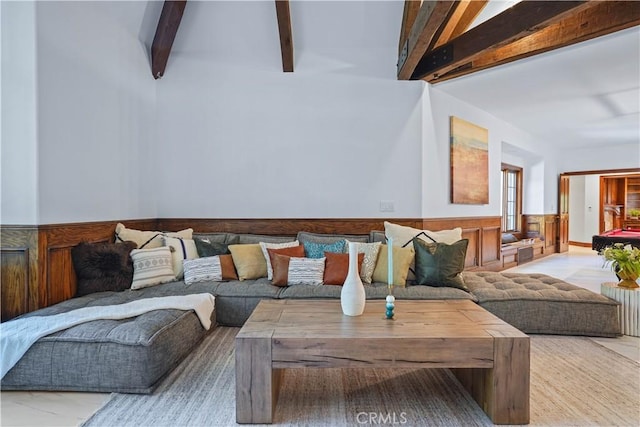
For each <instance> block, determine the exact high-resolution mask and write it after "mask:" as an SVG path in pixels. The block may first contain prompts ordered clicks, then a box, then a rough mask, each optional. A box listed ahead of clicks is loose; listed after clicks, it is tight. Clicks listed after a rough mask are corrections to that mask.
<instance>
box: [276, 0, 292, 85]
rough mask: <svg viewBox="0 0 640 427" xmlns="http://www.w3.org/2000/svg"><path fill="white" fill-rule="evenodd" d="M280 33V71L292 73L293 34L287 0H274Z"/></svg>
mask: <svg viewBox="0 0 640 427" xmlns="http://www.w3.org/2000/svg"><path fill="white" fill-rule="evenodd" d="M275 1H276V15H277V17H278V32H279V33H280V51H281V53H282V71H284V72H285V73H291V72H293V33H292V31H291V12H290V10H289V0H275Z"/></svg>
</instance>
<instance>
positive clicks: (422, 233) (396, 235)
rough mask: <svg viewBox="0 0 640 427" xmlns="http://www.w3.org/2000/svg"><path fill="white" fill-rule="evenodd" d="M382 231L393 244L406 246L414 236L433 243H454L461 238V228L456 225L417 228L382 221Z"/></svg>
mask: <svg viewBox="0 0 640 427" xmlns="http://www.w3.org/2000/svg"><path fill="white" fill-rule="evenodd" d="M384 232H385V235H386V236H387V237H391V238H392V239H393V245H394V246H401V247H403V246H408V245H411V242H412V241H413V238H414V237H419V238H421V239H422V240H424V241H425V242H429V243H435V242H442V243H449V244H451V243H454V242H457V241H458V240H460V239H462V228H460V227H456V228H454V229H451V230H440V231H431V230H420V229H418V228H413V227H407V226H404V225H399V224H393V223H391V222H388V221H385V222H384Z"/></svg>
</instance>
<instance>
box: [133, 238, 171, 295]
mask: <svg viewBox="0 0 640 427" xmlns="http://www.w3.org/2000/svg"><path fill="white" fill-rule="evenodd" d="M131 260H132V261H133V282H132V283H131V289H142V288H146V287H149V286H154V285H159V284H161V283H167V282H173V281H175V280H176V276H175V275H174V274H173V266H172V261H171V251H170V250H169V248H168V247H167V246H161V247H159V248H152V249H134V250H132V251H131Z"/></svg>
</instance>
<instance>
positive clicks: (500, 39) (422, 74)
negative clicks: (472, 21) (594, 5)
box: [411, 1, 590, 82]
mask: <svg viewBox="0 0 640 427" xmlns="http://www.w3.org/2000/svg"><path fill="white" fill-rule="evenodd" d="M589 3H590V2H587V1H552V2H547V1H523V2H521V3H518V4H516V5H515V6H513V7H511V8H509V9H507V10H505V11H504V12H502V13H500V14H499V15H496V16H494V17H493V18H491V19H489V20H488V21H486V22H483V23H482V24H480V25H478V26H477V27H474V28H472V29H471V30H469V31H467V32H465V33H462V34H461V35H460V36H458V37H456V38H455V39H453V40H451V41H450V42H449V43H446V44H444V45H442V46H440V47H438V48H436V49H434V50H433V51H430V52H428V53H426V54H425V55H424V56H423V57H422V59H421V60H420V62H419V63H418V65H417V66H416V68H415V71H414V72H413V75H412V76H411V79H415V80H417V79H425V80H427V81H430V82H433V81H436V80H438V79H439V78H440V76H442V75H445V74H446V73H448V72H450V71H451V70H459V69H467V68H470V67H471V66H472V61H473V60H474V59H476V58H477V57H479V56H481V55H483V54H485V53H487V52H488V51H489V50H491V49H497V48H500V47H503V46H506V45H508V44H510V43H513V42H515V41H517V40H519V39H522V38H524V37H526V36H528V35H530V34H532V33H536V32H538V31H540V30H542V29H544V28H546V27H549V26H550V25H553V24H555V23H557V22H559V21H561V20H562V19H564V18H566V17H567V16H569V15H570V14H575V13H578V12H580V11H581V10H584V9H586V8H588V7H589Z"/></svg>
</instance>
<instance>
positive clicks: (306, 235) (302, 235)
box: [296, 231, 369, 244]
mask: <svg viewBox="0 0 640 427" xmlns="http://www.w3.org/2000/svg"><path fill="white" fill-rule="evenodd" d="M296 240H298V241H299V242H300V243H301V244H304V242H315V243H335V242H337V241H338V240H349V241H351V242H362V243H366V242H367V241H369V236H367V235H357V234H324V233H310V232H308V231H299V232H298V235H297V236H296Z"/></svg>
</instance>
